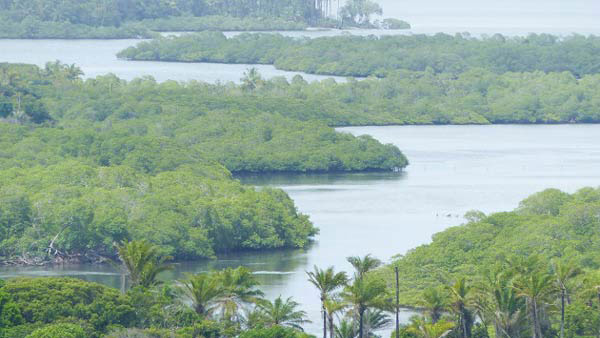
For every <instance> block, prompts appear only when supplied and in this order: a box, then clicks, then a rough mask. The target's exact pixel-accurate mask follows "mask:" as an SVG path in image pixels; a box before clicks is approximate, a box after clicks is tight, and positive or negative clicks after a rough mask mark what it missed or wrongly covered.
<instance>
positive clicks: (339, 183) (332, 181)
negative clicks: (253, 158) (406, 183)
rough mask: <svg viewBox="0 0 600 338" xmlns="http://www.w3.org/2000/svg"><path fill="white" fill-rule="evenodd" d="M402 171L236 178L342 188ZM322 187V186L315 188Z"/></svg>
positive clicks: (399, 176) (389, 177) (267, 183)
mask: <svg viewBox="0 0 600 338" xmlns="http://www.w3.org/2000/svg"><path fill="white" fill-rule="evenodd" d="M404 175H405V173H404V172H367V173H333V174H279V173H273V174H267V175H264V174H240V175H236V178H237V179H238V180H240V182H242V183H244V184H251V185H257V186H277V187H282V186H286V187H289V188H293V186H303V187H306V186H316V187H323V186H324V185H330V186H332V187H333V189H343V188H344V187H347V185H351V184H358V185H368V184H370V183H372V182H376V181H377V182H379V181H381V182H386V181H396V180H399V179H402V177H403V176H404ZM317 189H324V188H317Z"/></svg>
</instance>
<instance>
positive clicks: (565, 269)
mask: <svg viewBox="0 0 600 338" xmlns="http://www.w3.org/2000/svg"><path fill="white" fill-rule="evenodd" d="M552 270H553V272H554V278H555V279H556V286H557V287H558V289H559V290H560V337H561V338H564V337H565V301H566V302H567V304H571V297H570V294H569V289H568V283H569V281H570V280H571V279H572V278H574V277H577V276H578V275H579V274H581V272H582V271H581V269H579V268H578V267H576V266H575V264H573V263H564V262H554V263H553V264H552Z"/></svg>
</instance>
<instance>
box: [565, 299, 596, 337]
mask: <svg viewBox="0 0 600 338" xmlns="http://www.w3.org/2000/svg"><path fill="white" fill-rule="evenodd" d="M599 309H600V304H599V305H598V306H594V307H591V306H589V305H585V304H582V303H580V302H576V303H572V304H570V305H568V306H567V308H566V313H565V317H566V325H565V337H567V338H573V337H595V336H597V335H598V334H600V316H599V315H598V312H599V311H600V310H599Z"/></svg>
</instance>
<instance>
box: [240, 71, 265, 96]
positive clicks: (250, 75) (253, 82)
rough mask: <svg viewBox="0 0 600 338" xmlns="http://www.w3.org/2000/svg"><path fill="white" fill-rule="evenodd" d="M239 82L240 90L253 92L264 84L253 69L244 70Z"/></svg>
mask: <svg viewBox="0 0 600 338" xmlns="http://www.w3.org/2000/svg"><path fill="white" fill-rule="evenodd" d="M240 80H241V82H242V85H241V87H242V89H244V90H248V91H253V90H255V89H257V88H258V87H260V86H262V85H263V84H264V83H265V81H264V80H263V78H262V76H261V75H260V73H259V72H258V70H257V69H256V68H254V67H252V68H250V69H248V70H246V71H245V72H244V76H243V77H242V78H241V79H240Z"/></svg>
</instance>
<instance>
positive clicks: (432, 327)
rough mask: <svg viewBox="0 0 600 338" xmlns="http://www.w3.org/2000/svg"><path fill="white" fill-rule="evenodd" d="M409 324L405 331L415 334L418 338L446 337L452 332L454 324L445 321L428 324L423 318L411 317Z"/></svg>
mask: <svg viewBox="0 0 600 338" xmlns="http://www.w3.org/2000/svg"><path fill="white" fill-rule="evenodd" d="M410 321H411V323H410V325H409V326H408V328H407V331H408V332H410V333H413V334H415V335H416V336H417V337H420V338H442V337H446V336H448V334H450V333H451V332H452V328H453V327H454V323H451V322H447V321H443V320H442V321H439V322H437V323H429V322H428V321H427V320H425V319H424V318H421V317H419V316H413V317H411V319H410Z"/></svg>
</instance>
